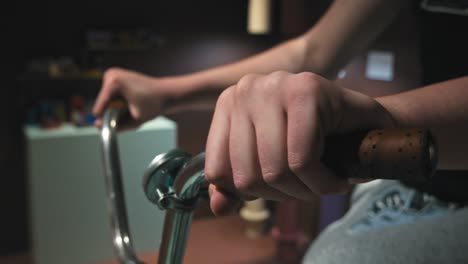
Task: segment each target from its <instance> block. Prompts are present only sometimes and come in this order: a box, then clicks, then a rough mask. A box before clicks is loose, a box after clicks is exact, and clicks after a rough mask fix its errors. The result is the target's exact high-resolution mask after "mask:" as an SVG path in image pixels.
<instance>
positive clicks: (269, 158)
mask: <svg viewBox="0 0 468 264" xmlns="http://www.w3.org/2000/svg"><path fill="white" fill-rule="evenodd" d="M391 120H392V119H391V116H390V114H389V113H388V112H387V111H386V110H385V109H384V108H383V107H382V106H381V105H380V104H379V103H378V102H377V101H375V100H374V99H372V98H371V97H368V96H366V95H363V94H360V93H358V92H354V91H351V90H348V89H344V88H341V87H338V86H336V85H335V84H334V83H333V82H331V81H328V80H326V79H324V78H322V77H320V76H318V75H315V74H312V73H299V74H290V73H287V72H275V73H272V74H270V75H247V76H245V77H243V78H242V79H241V80H240V81H239V82H238V83H237V84H236V85H234V86H231V87H229V88H228V89H226V90H225V91H224V92H223V93H222V94H221V96H220V97H219V98H218V101H217V104H216V110H215V113H214V117H213V121H212V124H211V128H210V132H209V136H208V142H207V145H206V163H205V173H206V177H207V180H208V181H209V182H210V183H211V185H210V195H211V209H212V211H213V212H214V213H215V214H217V215H220V214H227V213H229V212H231V211H232V210H233V209H234V208H235V207H236V206H237V205H238V202H239V200H238V198H243V199H249V198H253V197H262V198H266V199H270V200H285V199H301V200H310V199H312V198H313V197H314V196H316V195H324V194H330V193H341V192H344V191H346V190H347V189H348V187H349V184H348V181H347V180H346V178H344V177H343V176H344V175H334V174H333V173H332V172H331V171H330V170H329V169H328V168H327V167H325V166H324V165H323V164H322V163H321V155H322V151H323V148H324V137H325V136H326V135H328V134H330V133H343V132H346V131H351V130H354V129H358V128H376V127H388V126H392V125H393V124H392V121H391Z"/></svg>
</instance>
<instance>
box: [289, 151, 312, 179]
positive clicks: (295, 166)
mask: <svg viewBox="0 0 468 264" xmlns="http://www.w3.org/2000/svg"><path fill="white" fill-rule="evenodd" d="M288 165H289V169H290V170H291V171H292V172H293V173H294V174H299V173H302V172H304V171H305V170H306V169H307V165H308V161H307V158H306V157H304V156H301V155H297V154H290V155H288Z"/></svg>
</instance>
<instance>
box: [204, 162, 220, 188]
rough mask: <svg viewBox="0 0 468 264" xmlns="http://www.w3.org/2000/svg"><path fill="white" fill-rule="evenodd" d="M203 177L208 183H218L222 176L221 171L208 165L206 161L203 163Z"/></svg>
mask: <svg viewBox="0 0 468 264" xmlns="http://www.w3.org/2000/svg"><path fill="white" fill-rule="evenodd" d="M205 177H206V180H207V181H208V182H209V183H212V184H214V185H218V184H219V183H220V182H221V180H222V178H223V173H222V171H221V170H220V169H219V168H217V167H215V166H212V165H209V163H207V164H206V165H205Z"/></svg>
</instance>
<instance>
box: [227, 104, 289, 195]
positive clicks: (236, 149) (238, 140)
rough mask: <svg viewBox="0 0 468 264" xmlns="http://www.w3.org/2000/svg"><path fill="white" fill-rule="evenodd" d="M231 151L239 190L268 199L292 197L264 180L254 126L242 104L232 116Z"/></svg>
mask: <svg viewBox="0 0 468 264" xmlns="http://www.w3.org/2000/svg"><path fill="white" fill-rule="evenodd" d="M229 152H230V153H229V155H230V158H231V166H232V173H233V180H234V185H235V187H236V189H237V191H239V192H240V193H241V194H247V195H252V196H256V197H262V198H265V199H268V200H277V201H281V200H286V199H291V197H290V196H289V195H287V194H284V193H282V192H280V191H278V190H276V189H274V188H272V187H270V186H268V185H267V184H266V183H265V181H264V180H263V177H262V174H261V169H260V163H259V161H258V150H257V143H256V135H255V130H254V126H253V124H252V123H251V121H250V119H249V117H248V114H247V113H245V112H244V111H243V107H242V106H238V107H236V109H235V113H234V115H233V116H232V117H231V130H230V138H229Z"/></svg>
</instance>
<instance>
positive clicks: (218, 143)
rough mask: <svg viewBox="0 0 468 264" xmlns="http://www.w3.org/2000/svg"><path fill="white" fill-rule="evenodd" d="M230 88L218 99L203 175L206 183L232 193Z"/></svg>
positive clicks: (208, 140)
mask: <svg viewBox="0 0 468 264" xmlns="http://www.w3.org/2000/svg"><path fill="white" fill-rule="evenodd" d="M231 92H232V88H228V89H226V90H225V91H224V92H223V93H222V94H221V95H220V96H219V98H218V101H217V102H216V108H215V112H214V115H213V119H212V121H211V126H210V131H209V133H208V139H207V143H206V156H205V175H206V179H207V180H208V182H210V183H212V184H214V185H217V186H220V187H223V188H225V189H227V190H230V191H232V192H234V190H235V187H234V183H233V181H232V173H231V164H230V157H229V131H230V127H231V126H230V123H231V122H230V120H231V116H230V111H231V109H232V105H233V104H232V94H231Z"/></svg>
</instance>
